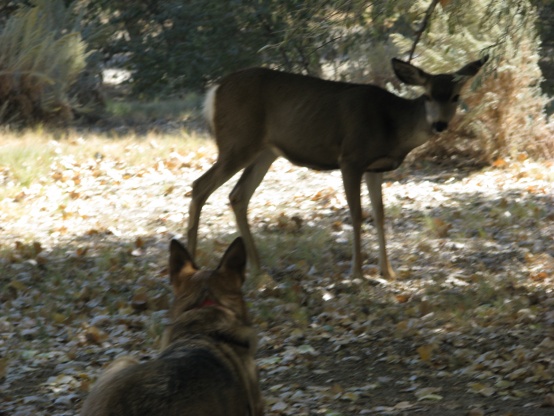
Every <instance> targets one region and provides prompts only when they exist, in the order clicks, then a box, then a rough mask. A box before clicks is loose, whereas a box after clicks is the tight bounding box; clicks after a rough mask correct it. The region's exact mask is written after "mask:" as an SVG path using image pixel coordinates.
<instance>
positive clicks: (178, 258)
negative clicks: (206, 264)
mask: <svg viewBox="0 0 554 416" xmlns="http://www.w3.org/2000/svg"><path fill="white" fill-rule="evenodd" d="M197 270H198V267H196V264H194V260H193V259H192V256H191V255H190V254H189V252H188V251H187V249H186V248H185V246H184V245H182V244H181V243H180V242H179V241H178V240H176V239H172V240H171V242H170V243H169V278H170V280H171V283H172V284H173V285H174V286H175V284H176V283H177V279H178V278H179V276H180V275H181V274H182V273H183V272H184V274H192V273H194V272H195V271H197Z"/></svg>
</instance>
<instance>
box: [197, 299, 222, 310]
mask: <svg viewBox="0 0 554 416" xmlns="http://www.w3.org/2000/svg"><path fill="white" fill-rule="evenodd" d="M208 306H219V303H217V302H216V301H215V300H213V299H210V298H206V299H204V300H203V301H202V302H200V305H198V306H197V308H205V307H208Z"/></svg>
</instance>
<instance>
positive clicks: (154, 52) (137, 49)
mask: <svg viewBox="0 0 554 416" xmlns="http://www.w3.org/2000/svg"><path fill="white" fill-rule="evenodd" d="M365 3H367V1H360V2H349V1H342V2H337V1H332V0H325V1H321V0H308V1H306V0H303V1H302V0H286V1H282V0H281V1H279V0H247V1H241V2H228V1H213V2H205V1H202V0H191V1H188V2H182V1H177V0H173V1H156V0H154V1H141V2H137V4H136V6H135V7H133V8H129V7H127V4H126V3H125V2H123V1H119V2H118V1H115V2H110V3H102V4H103V7H104V8H105V10H106V9H109V10H110V13H113V15H114V16H117V18H115V19H113V20H112V23H113V24H115V25H118V27H119V28H120V29H122V30H123V31H124V32H125V34H126V35H127V36H125V37H121V38H120V39H119V41H118V43H117V44H115V45H114V50H117V51H125V52H128V59H129V60H128V61H127V66H128V69H130V70H131V71H132V72H133V81H132V85H133V88H134V91H135V92H137V93H140V94H143V95H146V96H149V95H159V94H161V93H167V92H172V91H175V90H179V89H183V88H186V89H195V90H201V89H203V88H204V87H205V85H206V84H207V83H208V82H210V81H212V80H214V79H217V78H219V77H220V76H222V75H224V74H226V73H229V72H231V71H233V70H237V69H240V68H243V67H247V66H253V65H262V64H266V65H270V66H273V67H278V68H282V69H286V70H295V71H298V72H304V73H310V74H320V73H321V57H322V56H323V55H326V54H332V51H333V50H336V47H330V45H332V44H334V43H336V42H337V41H338V39H345V34H344V33H341V32H339V31H337V30H336V28H337V23H338V24H340V25H345V24H348V25H349V24H352V22H353V21H355V20H359V14H358V13H357V12H358V11H360V10H361V9H363V4H365ZM346 21H348V22H346Z"/></svg>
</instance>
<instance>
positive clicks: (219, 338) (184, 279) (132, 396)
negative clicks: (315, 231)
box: [81, 238, 263, 416]
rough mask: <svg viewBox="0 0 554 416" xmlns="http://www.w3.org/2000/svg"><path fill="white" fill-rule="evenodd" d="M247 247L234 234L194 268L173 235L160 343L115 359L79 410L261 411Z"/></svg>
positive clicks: (117, 415) (232, 414)
mask: <svg viewBox="0 0 554 416" xmlns="http://www.w3.org/2000/svg"><path fill="white" fill-rule="evenodd" d="M245 264H246V252H245V250H244V244H243V243H242V240H241V239H240V238H239V239H237V240H235V242H234V243H233V244H231V246H230V247H229V248H228V249H227V251H226V253H225V254H224V255H223V258H222V259H221V263H220V265H219V267H218V268H217V269H216V270H214V271H200V270H198V269H197V267H196V266H195V265H194V262H193V261H192V258H191V257H190V255H189V254H188V252H187V251H186V249H185V248H184V247H183V246H182V245H181V244H180V243H178V242H176V241H175V240H174V241H172V244H171V247H170V267H169V269H170V276H171V283H172V286H173V289H174V293H175V301H174V303H173V306H172V309H171V316H172V323H171V324H170V325H169V326H168V327H167V328H166V330H165V332H164V337H163V340H162V346H163V351H162V352H161V354H160V355H159V356H158V357H157V358H156V359H154V360H151V361H149V362H146V363H141V364H139V363H138V362H137V361H136V360H133V359H131V358H128V357H123V358H119V359H118V360H116V361H115V362H114V363H113V364H112V365H111V366H110V367H109V368H108V369H107V370H106V371H105V372H104V374H103V375H102V376H101V377H100V378H99V380H98V381H97V382H96V384H95V385H94V387H93V389H92V391H91V393H90V394H89V397H88V398H87V400H86V401H85V403H84V405H83V408H82V411H81V415H82V416H160V415H164V416H184V415H186V416H261V415H262V414H263V402H262V398H261V393H260V388H259V384H258V374H257V369H256V363H255V359H254V354H255V352H256V334H255V330H254V328H253V327H252V325H251V322H250V319H249V318H248V314H247V310H246V305H245V303H244V299H243V297H242V293H241V290H240V288H241V286H242V283H243V282H244V267H245Z"/></svg>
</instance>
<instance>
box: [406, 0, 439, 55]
mask: <svg viewBox="0 0 554 416" xmlns="http://www.w3.org/2000/svg"><path fill="white" fill-rule="evenodd" d="M439 1H440V0H433V1H432V2H431V4H430V5H429V7H428V8H427V11H426V12H425V17H424V18H423V21H422V22H421V27H420V28H419V29H418V30H417V31H416V37H415V40H414V44H413V45H412V49H410V55H409V56H408V62H410V61H411V60H412V58H413V56H414V52H415V48H416V46H417V44H418V42H419V39H421V35H422V34H423V32H425V29H427V25H428V24H429V19H431V15H432V14H433V11H434V10H435V7H437V3H438V2H439Z"/></svg>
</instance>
